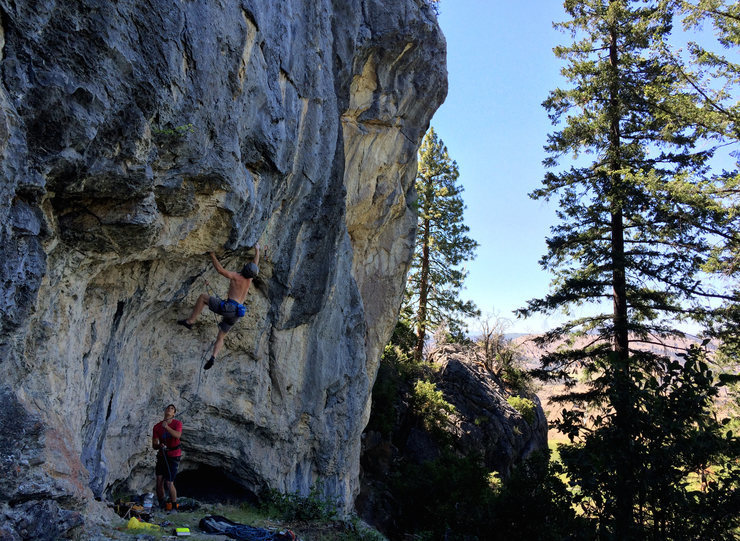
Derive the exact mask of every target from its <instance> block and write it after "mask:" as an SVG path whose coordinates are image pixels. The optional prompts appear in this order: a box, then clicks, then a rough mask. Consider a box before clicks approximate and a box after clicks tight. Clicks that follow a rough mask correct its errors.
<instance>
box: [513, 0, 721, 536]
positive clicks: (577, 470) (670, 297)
mask: <svg viewBox="0 0 740 541" xmlns="http://www.w3.org/2000/svg"><path fill="white" fill-rule="evenodd" d="M564 5H565V9H566V12H567V13H568V14H569V15H570V17H571V19H570V20H569V21H567V22H565V23H561V24H560V25H558V26H560V28H562V29H564V30H566V31H569V32H570V33H571V36H572V37H573V39H574V42H573V43H572V44H571V45H568V46H562V47H558V48H556V49H555V53H556V55H557V56H558V57H559V58H561V59H563V60H565V61H566V67H565V68H564V69H563V74H564V75H565V77H566V78H567V79H568V82H569V84H568V86H567V87H566V88H562V89H556V90H555V91H553V92H551V94H550V96H549V97H548V99H547V100H546V101H545V103H544V106H545V107H546V109H547V110H548V111H549V114H550V118H551V120H552V121H553V124H554V125H556V126H558V127H559V128H560V129H559V131H556V132H555V133H553V134H551V135H550V136H549V138H548V145H547V146H546V150H547V151H548V153H549V157H548V158H547V160H546V161H545V165H546V166H547V167H548V168H549V169H551V170H554V171H552V172H549V173H547V175H546V176H545V179H544V181H543V187H542V188H540V189H538V190H536V191H535V192H534V193H533V194H532V195H533V197H535V198H544V199H550V198H551V197H558V198H559V203H560V206H559V210H558V216H559V218H560V221H561V223H560V224H559V225H557V226H555V227H553V229H552V236H551V237H550V238H548V240H547V245H548V253H547V254H546V255H545V256H544V257H543V259H542V261H541V263H542V265H543V267H544V268H545V269H548V270H550V271H552V272H554V273H555V276H556V279H555V281H554V283H553V287H552V290H551V292H550V293H549V294H547V295H546V296H545V297H544V298H542V299H534V300H531V301H529V303H528V306H527V308H525V309H523V310H521V311H520V313H521V314H522V315H524V316H526V315H529V314H531V313H534V312H544V313H550V312H553V311H555V310H558V309H563V308H564V309H566V310H567V309H570V308H572V307H575V306H584V305H585V306H588V307H590V310H591V312H589V313H587V315H584V316H582V317H579V318H576V319H573V320H571V321H569V322H568V323H566V324H563V325H561V326H560V327H559V328H557V329H554V330H552V331H551V332H550V333H548V334H547V335H546V336H545V337H544V338H543V341H554V340H555V339H558V338H561V337H563V336H567V335H569V334H581V335H584V336H587V337H588V338H589V339H590V341H589V344H588V346H587V347H584V348H579V349H564V350H559V351H557V352H555V353H552V354H550V355H547V356H545V357H543V359H542V370H541V371H540V375H543V376H544V375H550V376H557V377H562V378H564V379H565V380H566V381H569V382H571V383H572V382H574V378H575V376H577V375H581V373H582V371H585V373H586V374H587V375H588V376H589V377H590V378H591V379H590V381H589V389H588V391H586V392H584V393H574V392H571V393H568V394H566V396H565V398H568V399H570V400H572V401H573V402H575V403H576V404H577V405H580V406H582V407H583V409H582V410H581V411H591V412H593V414H592V416H591V418H590V419H586V418H585V416H584V415H582V414H581V413H580V412H579V411H575V410H574V411H570V412H564V417H563V419H562V421H561V422H560V427H561V430H563V431H565V432H567V433H568V434H569V435H570V436H571V437H572V439H573V441H575V444H574V445H572V446H570V447H569V448H568V452H566V453H565V454H564V455H563V456H564V459H565V460H566V466H568V467H569V475H570V476H571V478H572V479H573V480H574V482H577V483H578V484H579V487H580V489H581V491H582V494H584V496H585V497H586V498H587V500H584V501H588V503H589V505H590V506H591V507H590V511H591V512H592V513H593V516H594V517H596V518H597V519H598V521H599V527H600V529H601V532H602V536H604V537H609V536H614V537H615V538H617V539H636V538H643V537H644V536H645V535H646V533H645V532H646V530H647V529H648V528H649V527H650V528H659V527H660V525H661V524H664V523H665V522H666V521H668V522H670V521H671V520H672V519H673V518H675V516H676V513H677V511H676V508H673V507H670V506H667V505H663V504H661V503H660V501H659V497H660V495H661V494H664V493H665V492H666V491H668V492H671V493H675V492H677V491H678V492H680V491H681V490H682V488H681V485H680V483H677V482H676V481H675V479H670V480H666V481H665V483H663V484H662V485H660V489H659V490H657V491H650V492H646V491H642V490H641V486H642V485H641V483H640V481H641V480H642V479H643V478H644V477H645V476H646V475H647V474H648V473H649V472H650V471H652V470H653V468H654V467H655V466H656V464H657V463H658V461H659V460H661V459H663V458H665V455H664V454H661V453H659V452H658V451H657V450H656V449H658V448H660V449H662V447H661V444H658V445H657V446H656V449H653V450H652V454H650V453H644V452H642V451H643V450H642V449H641V447H640V445H641V444H640V442H641V439H642V437H644V436H645V435H646V434H647V433H648V428H649V429H650V430H654V431H658V432H660V426H661V423H662V422H663V421H665V419H661V418H660V416H659V415H655V416H651V415H650V414H648V415H645V407H646V406H645V404H650V403H653V402H655V400H657V398H656V393H659V392H660V391H664V390H663V389H661V388H660V386H659V385H658V386H652V385H646V384H645V382H652V381H653V380H654V381H656V382H658V381H660V380H661V378H663V377H664V376H665V375H666V370H667V367H668V366H670V365H669V364H667V363H668V360H667V359H665V358H663V357H661V356H658V355H654V354H651V353H649V352H645V351H644V348H640V347H639V346H640V345H641V344H645V343H651V342H660V341H661V339H662V338H664V337H666V336H668V335H673V334H681V333H680V331H678V330H677V329H676V321H677V320H679V319H680V318H682V317H687V316H689V315H691V314H692V313H702V314H706V313H709V312H710V307H709V306H708V305H707V302H706V300H705V299H706V298H705V297H703V296H700V295H699V296H698V295H696V292H697V288H699V287H701V284H702V281H701V278H702V275H701V269H702V266H703V265H705V264H706V263H707V262H708V261H709V257H710V255H711V248H712V244H711V242H710V240H709V238H708V234H707V233H706V231H705V229H704V226H703V224H707V223H709V224H715V223H717V224H722V223H724V222H723V219H724V213H723V210H722V208H720V207H718V206H713V205H708V204H697V200H696V199H695V196H697V194H698V195H700V196H702V197H703V196H704V194H705V192H704V191H701V190H698V189H697V186H696V185H695V184H694V183H692V181H693V180H694V179H696V178H697V175H700V174H701V173H702V172H703V171H704V169H705V167H706V162H707V160H708V159H709V158H710V157H711V153H712V151H711V148H708V149H707V148H705V147H696V143H697V141H699V140H700V137H701V136H702V135H703V132H702V130H701V129H700V128H698V127H697V126H696V125H695V124H692V123H691V122H690V121H689V120H688V118H689V117H690V116H691V115H683V114H680V112H682V111H694V110H695V109H696V108H697V106H698V103H699V100H700V97H699V96H698V93H697V92H696V91H695V89H692V88H687V86H686V85H685V81H684V80H683V79H682V78H681V77H680V74H679V73H678V72H677V71H676V70H675V69H672V67H671V66H670V65H669V64H668V62H667V60H666V59H665V58H664V57H663V56H662V55H661V54H660V48H661V44H662V43H664V42H665V40H666V39H667V37H668V35H669V34H670V32H671V30H672V24H673V15H674V14H673V7H674V6H673V3H672V2H668V1H614V0H613V1H607V0H567V1H566V2H565V4H564ZM697 148H698V149H697ZM566 155H572V156H573V161H572V165H571V167H570V168H569V169H559V168H558V166H559V160H560V159H562V158H563V156H566ZM684 194H690V195H684ZM706 201H707V200H706V199H702V203H706ZM691 377H694V378H698V379H702V378H704V379H706V377H707V375H706V374H705V373H703V372H702V373H701V374H700V375H696V374H695V373H692V374H691ZM704 379H702V381H704ZM709 385H710V386H711V381H710V382H709ZM682 411H684V410H682ZM684 413H686V417H684V418H683V419H682V421H684V422H685V423H688V424H691V425H692V426H694V425H695V424H699V426H703V425H702V420H703V416H705V415H706V414H707V413H706V410H705V409H697V410H695V411H694V412H693V413H692V412H691V411H689V410H685V411H684ZM692 415H694V417H692ZM654 439H655V440H656V441H662V440H661V439H660V437H658V436H656V437H655V438H654ZM682 445H683V447H682V451H684V452H686V453H687V454H688V455H691V454H692V453H693V452H694V451H695V450H696V449H692V448H691V447H690V441H686V440H682ZM719 447H721V446H719ZM675 459H676V464H675V465H676V467H677V468H679V469H681V468H685V467H687V463H688V462H687V461H683V462H680V460H679V457H675ZM684 473H686V472H684ZM650 478H651V479H653V480H655V479H654V478H653V477H652V476H651V477H650ZM657 481H659V480H656V482H657ZM677 499H678V498H677ZM671 513H673V515H671ZM648 523H650V524H651V525H650V526H648Z"/></svg>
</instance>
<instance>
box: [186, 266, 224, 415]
mask: <svg viewBox="0 0 740 541" xmlns="http://www.w3.org/2000/svg"><path fill="white" fill-rule="evenodd" d="M203 282H205V285H206V290H207V291H208V294H209V295H210V296H212V297H216V296H217V295H216V293H215V292H214V291H213V288H211V284H209V283H208V280H206V279H205V278H203ZM204 309H205V308H204ZM209 312H210V310H209ZM211 315H212V316H213V320H214V322H215V323H216V325H217V326H218V316H217V315H216V313H215V312H211ZM215 343H216V340H215V339H214V340H213V341H212V342H211V343H210V344H209V345H208V346H207V347H206V348H205V349H204V350H203V355H201V357H200V361H199V363H198V381H197V383H196V386H195V392H194V393H193V395H192V396H193V400H188V399H187V398H185V395H182V399H183V400H185V401H186V402H187V403H188V407H187V408H185V409H183V411H181V412H180V415H179V416H180V417H183V416H184V414H185V413H186V412H187V411H188V410H190V409H191V408H192V407H193V402H195V400H196V399H197V398H198V395H199V393H200V385H201V382H202V379H203V363H204V362H205V361H206V359H207V358H208V354H209V353H210V352H211V351H212V350H213V346H214V344H215Z"/></svg>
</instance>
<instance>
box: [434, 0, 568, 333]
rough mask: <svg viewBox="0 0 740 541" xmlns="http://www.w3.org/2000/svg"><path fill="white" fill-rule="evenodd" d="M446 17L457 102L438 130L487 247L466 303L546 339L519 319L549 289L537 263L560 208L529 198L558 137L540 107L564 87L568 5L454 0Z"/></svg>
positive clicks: (442, 112)
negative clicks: (561, 48) (552, 137)
mask: <svg viewBox="0 0 740 541" xmlns="http://www.w3.org/2000/svg"><path fill="white" fill-rule="evenodd" d="M440 11H441V13H440V16H439V22H440V25H441V27H442V31H443V32H444V34H445V37H446V38H447V70H448V73H449V93H448V95H447V100H446V101H445V103H444V104H443V105H442V106H441V107H440V109H439V110H438V111H437V113H436V114H435V115H434V118H433V119H432V126H434V128H435V130H436V131H437V134H438V136H439V137H440V138H441V139H442V140H443V141H444V143H445V144H446V145H447V148H448V150H449V153H450V156H451V157H452V158H453V159H454V160H456V161H457V164H458V166H459V169H460V179H459V181H460V183H461V184H462V185H463V186H464V188H465V192H464V194H463V197H464V199H465V202H466V204H467V210H466V213H465V223H466V224H467V225H468V226H469V227H470V236H471V237H472V238H474V239H475V240H476V241H478V243H479V244H480V247H479V248H478V251H477V257H476V258H475V260H474V261H472V262H471V263H469V264H468V266H467V270H468V271H469V275H468V278H467V280H466V289H465V290H464V291H463V293H462V296H463V298H465V299H471V300H473V301H474V302H475V303H476V304H477V305H478V307H479V308H480V309H481V311H482V312H483V313H484V314H486V313H488V314H494V313H495V314H497V315H498V316H500V317H503V318H508V319H511V326H510V327H509V329H508V332H542V331H544V330H546V329H548V328H550V327H551V326H553V325H554V323H555V320H553V319H549V320H548V319H545V318H544V317H537V318H530V319H527V320H517V319H515V317H514V315H513V314H512V310H514V309H516V308H519V307H522V306H524V304H525V303H526V301H527V299H530V298H533V297H538V296H541V295H543V294H544V293H545V292H546V291H547V289H548V284H549V282H550V280H551V276H550V275H549V274H547V273H546V272H544V271H543V270H542V269H541V268H540V266H539V264H538V260H539V259H540V257H541V256H542V255H543V254H544V253H545V237H546V236H547V235H548V233H549V227H550V225H552V224H553V223H554V203H550V204H547V203H545V202H541V201H534V200H532V199H530V198H529V197H528V195H527V194H528V193H529V192H531V191H532V190H533V189H535V188H537V187H538V186H539V185H540V182H541V180H542V177H543V174H544V168H543V166H542V160H543V158H544V157H545V153H544V151H543V146H544V144H545V142H546V137H547V134H548V133H549V132H550V131H552V130H551V124H550V121H549V119H548V118H547V114H546V112H545V110H544V108H542V106H541V103H542V102H543V101H544V99H545V98H546V97H547V94H548V92H549V91H550V90H552V89H554V88H556V87H557V86H558V85H560V84H562V79H561V78H560V74H559V70H560V64H559V61H558V60H557V59H556V58H555V56H554V55H553V53H552V48H553V47H554V46H555V45H558V44H560V43H563V42H564V40H565V39H566V38H567V36H565V35H563V34H562V33H560V32H559V31H556V30H554V29H553V28H552V22H553V21H561V20H563V19H564V18H565V17H564V13H563V10H562V5H561V3H560V2H557V1H553V0H547V1H546V0H536V1H531V2H503V1H491V0H454V1H453V0H448V1H443V2H442V3H441V6H440ZM470 330H471V332H475V331H477V330H478V329H476V328H475V325H471V328H470Z"/></svg>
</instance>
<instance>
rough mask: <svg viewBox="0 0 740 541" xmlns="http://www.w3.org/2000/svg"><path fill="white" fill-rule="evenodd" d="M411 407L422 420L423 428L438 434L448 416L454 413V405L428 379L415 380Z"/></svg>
mask: <svg viewBox="0 0 740 541" xmlns="http://www.w3.org/2000/svg"><path fill="white" fill-rule="evenodd" d="M412 409H413V411H414V413H415V414H416V415H418V416H419V418H420V419H421V421H422V424H423V425H424V428H426V429H427V430H428V431H429V432H431V433H434V434H438V435H439V434H440V433H441V432H442V431H443V429H444V427H445V426H446V425H447V424H448V422H449V421H448V416H449V414H451V413H455V406H453V405H452V404H450V403H449V402H447V401H446V400H445V399H444V395H443V394H442V391H439V390H437V386H436V385H435V384H434V383H432V382H430V381H421V380H419V381H417V382H416V383H415V384H414V392H413V395H412Z"/></svg>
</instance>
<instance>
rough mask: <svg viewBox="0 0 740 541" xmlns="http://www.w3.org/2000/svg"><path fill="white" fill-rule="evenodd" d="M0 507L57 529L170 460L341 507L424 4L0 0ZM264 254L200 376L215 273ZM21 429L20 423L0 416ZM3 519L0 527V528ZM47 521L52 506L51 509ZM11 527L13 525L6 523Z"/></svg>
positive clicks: (364, 401) (385, 268)
mask: <svg viewBox="0 0 740 541" xmlns="http://www.w3.org/2000/svg"><path fill="white" fill-rule="evenodd" d="M0 11H1V12H2V13H1V15H2V28H0V51H1V52H0V67H1V70H2V71H1V74H2V81H1V84H0V146H1V149H2V157H1V158H0V168H1V169H0V171H1V173H0V174H2V177H3V180H2V184H0V218H2V229H1V230H0V240H1V241H2V243H1V246H2V248H1V249H2V254H1V255H2V272H3V273H2V284H1V285H0V293H1V294H2V303H0V311H1V315H2V320H1V322H0V323H1V325H2V327H1V328H0V348H1V351H2V357H1V358H0V380H1V382H2V383H0V402H1V403H0V410H5V411H11V410H12V411H17V412H18V414H17V415H13V416H12V417H7V416H6V417H3V418H2V419H3V425H8V426H4V427H3V428H4V429H7V432H6V433H5V434H4V436H3V437H4V439H3V442H2V444H1V445H0V451H2V463H1V464H0V479H2V481H0V488H1V490H0V505H2V509H3V510H4V512H5V513H6V515H7V517H10V519H11V520H10V521H9V522H8V524H11V525H12V524H14V523H13V519H12V516H13V515H12V513H13V510H14V509H16V508H19V506H21V502H23V504H22V505H24V506H26V507H28V506H31V505H34V502H36V501H37V500H38V501H46V502H48V501H50V500H51V501H54V502H61V503H59V504H58V505H57V506H56V507H53V506H52V508H49V506H48V503H47V504H45V505H46V507H45V508H44V509H45V511H44V512H47V513H51V514H52V515H53V516H54V517H56V518H55V519H54V520H52V522H54V521H56V522H54V523H55V524H58V525H59V526H58V528H59V531H62V530H63V529H64V528H65V527H68V526H69V525H70V524H74V523H76V521H77V518H75V517H74V516H71V515H69V514H68V512H69V511H68V510H69V509H72V508H80V506H81V505H83V504H84V502H85V501H87V500H89V499H90V498H91V497H92V496H95V497H103V496H105V495H106V494H107V493H109V491H110V490H111V489H112V488H114V487H116V486H119V485H122V484H125V485H127V486H129V487H131V488H134V489H137V488H143V487H144V486H146V485H147V484H150V483H151V475H152V470H151V467H152V465H153V460H154V456H153V452H152V451H151V450H150V448H149V444H150V433H151V427H152V425H153V424H154V423H155V422H157V420H158V419H159V417H160V415H161V410H162V409H163V407H164V406H165V405H166V404H167V403H169V402H174V403H175V404H177V405H178V407H179V409H180V412H179V415H178V418H180V419H182V421H183V423H184V425H185V435H184V438H183V440H184V449H185V458H184V460H183V464H182V468H185V469H187V468H194V467H197V466H198V465H199V464H206V465H210V466H216V467H219V468H222V469H223V470H224V471H226V472H227V473H228V474H229V475H230V476H232V477H235V478H238V479H239V480H240V482H242V483H243V484H245V485H246V486H248V487H251V488H253V489H254V490H257V489H259V488H261V487H263V486H271V487H275V488H278V489H283V490H289V491H294V490H299V491H304V492H305V491H307V490H308V489H309V487H311V486H312V485H313V484H314V483H315V482H316V481H317V480H321V481H322V483H323V487H324V491H325V493H326V495H327V496H330V497H334V498H338V499H339V500H340V502H342V503H343V504H345V505H349V504H351V502H352V500H353V498H354V496H355V495H356V493H357V490H358V480H357V477H358V468H359V447H360V434H361V432H362V430H363V427H364V425H365V423H366V420H367V415H368V408H369V396H370V389H371V386H372V382H373V380H374V377H375V373H376V369H377V362H378V357H379V352H380V350H381V348H382V345H383V344H384V342H385V340H386V339H387V338H388V336H389V334H390V331H391V329H392V325H393V322H394V318H395V314H396V311H397V308H398V304H399V300H400V295H401V291H402V287H403V281H404V278H405V273H406V271H407V268H408V264H409V260H410V257H411V253H412V249H413V237H414V227H415V217H414V214H413V210H412V201H411V200H412V198H413V191H412V186H413V179H414V175H415V171H416V150H417V147H418V144H419V142H420V140H421V138H422V136H423V134H424V132H425V130H426V128H427V126H428V123H429V119H430V118H431V115H432V114H433V112H434V110H435V109H436V108H437V107H438V106H439V104H440V103H441V102H442V100H443V99H444V96H445V94H446V88H447V87H446V70H445V44H444V38H443V36H442V35H441V33H440V30H439V28H438V26H437V23H436V20H435V18H434V15H433V13H432V12H431V11H430V9H429V8H428V6H426V5H425V3H424V1H423V0H393V1H383V0H334V1H332V0H311V1H308V0H283V1H280V2H257V1H251V0H221V1H218V2H213V1H204V0H203V1H198V0H194V1H191V0H186V1H182V0H169V1H168V0H150V1H149V2H138V1H135V0H121V1H117V2H108V1H102V0H78V1H74V2H69V1H60V0H41V1H39V2H34V5H33V6H30V5H27V4H25V3H15V2H9V1H6V0H0ZM256 242H260V244H261V245H262V246H263V247H264V246H266V247H267V250H266V253H264V252H263V254H262V260H261V262H260V263H261V264H260V271H261V272H260V276H259V277H258V278H257V279H256V280H255V282H254V284H253V286H252V289H251V290H250V293H249V295H248V298H247V302H246V305H247V309H248V313H247V315H246V317H244V318H243V319H242V320H241V321H239V323H238V324H237V325H236V327H235V328H234V329H233V330H232V331H231V332H230V333H229V335H228V336H227V339H226V346H225V349H224V354H223V355H222V356H221V358H220V359H219V360H218V362H217V365H216V367H215V368H214V369H213V370H211V371H209V372H206V373H203V372H201V371H200V367H201V365H202V362H203V355H204V353H205V352H206V351H207V350H208V349H209V347H210V344H211V343H212V340H213V339H214V338H215V334H216V326H215V323H216V319H215V316H214V315H212V314H210V313H209V312H207V311H206V312H204V314H203V315H202V316H201V318H200V320H199V322H198V323H197V324H196V325H195V327H194V329H193V331H190V332H188V331H187V330H185V329H184V328H182V327H179V326H177V325H175V320H176V319H178V318H180V317H184V316H186V315H187V314H188V312H189V310H190V309H191V307H192V305H193V303H194V302H195V299H196V298H197V296H198V295H199V294H200V293H202V292H206V282H208V283H209V284H210V286H211V287H212V288H214V289H215V290H216V294H218V295H221V296H224V295H225V288H226V285H227V284H226V280H225V279H224V278H222V277H220V276H219V275H217V274H216V272H215V271H214V270H213V269H212V267H211V265H210V262H209V259H208V257H207V256H206V255H204V254H205V252H207V251H208V250H214V251H216V253H217V254H218V255H219V256H220V259H221V262H222V263H223V264H224V266H225V267H226V268H230V269H232V270H238V269H239V268H241V266H242V265H243V264H244V263H245V262H247V261H248V260H249V259H250V258H251V255H252V251H251V250H250V249H249V247H251V246H252V245H254V244H255V243H256ZM11 421H12V422H11ZM0 512H2V511H0ZM55 513H56V514H55ZM9 527H10V526H9Z"/></svg>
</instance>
